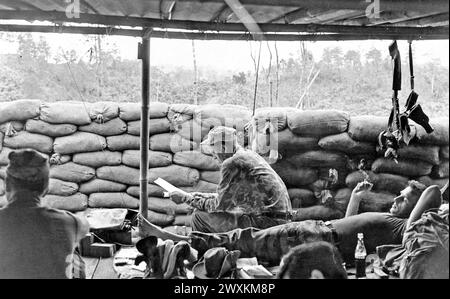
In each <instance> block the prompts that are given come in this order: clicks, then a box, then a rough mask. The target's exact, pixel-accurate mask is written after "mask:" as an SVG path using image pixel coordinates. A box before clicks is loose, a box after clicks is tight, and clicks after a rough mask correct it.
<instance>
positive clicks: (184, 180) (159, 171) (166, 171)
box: [130, 165, 200, 187]
mask: <svg viewBox="0 0 450 299" xmlns="http://www.w3.org/2000/svg"><path fill="white" fill-rule="evenodd" d="M158 178H162V179H164V180H166V181H168V182H169V183H171V184H173V185H175V186H177V187H193V186H195V185H196V184H197V183H198V181H199V179H200V173H199V172H198V170H196V169H192V168H188V167H184V166H179V165H171V166H167V167H159V168H152V169H150V171H149V182H154V181H155V180H157V179H158ZM130 185H131V184H130Z"/></svg>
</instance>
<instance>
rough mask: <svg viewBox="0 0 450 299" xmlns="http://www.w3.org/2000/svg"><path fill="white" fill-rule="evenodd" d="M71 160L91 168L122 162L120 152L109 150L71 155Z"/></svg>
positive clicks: (115, 164) (117, 164) (116, 164)
mask: <svg viewBox="0 0 450 299" xmlns="http://www.w3.org/2000/svg"><path fill="white" fill-rule="evenodd" d="M73 162H75V163H78V164H81V165H86V166H90V167H93V168H99V167H102V166H119V165H120V164H122V154H121V153H120V152H110V151H102V152H92V153H80V154H75V155H73Z"/></svg>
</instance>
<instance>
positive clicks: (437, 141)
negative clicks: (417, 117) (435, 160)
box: [412, 117, 449, 146]
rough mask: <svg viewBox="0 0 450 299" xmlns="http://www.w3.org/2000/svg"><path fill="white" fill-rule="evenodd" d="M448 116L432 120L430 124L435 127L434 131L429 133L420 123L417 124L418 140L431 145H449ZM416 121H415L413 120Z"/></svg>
mask: <svg viewBox="0 0 450 299" xmlns="http://www.w3.org/2000/svg"><path fill="white" fill-rule="evenodd" d="M448 121H449V119H448V117H442V118H434V119H431V120H430V125H431V126H432V127H433V129H434V132H433V133H431V134H428V133H427V132H426V131H425V129H424V128H423V127H422V126H420V125H417V124H416V125H415V126H416V128H417V138H418V140H419V141H418V142H419V143H421V144H430V145H442V146H445V145H448V144H449V131H448V126H449V124H448ZM412 123H414V122H412Z"/></svg>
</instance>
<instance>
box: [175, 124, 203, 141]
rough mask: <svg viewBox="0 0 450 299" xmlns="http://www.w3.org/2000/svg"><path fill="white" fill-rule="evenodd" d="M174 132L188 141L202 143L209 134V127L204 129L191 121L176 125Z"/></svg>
mask: <svg viewBox="0 0 450 299" xmlns="http://www.w3.org/2000/svg"><path fill="white" fill-rule="evenodd" d="M173 131H175V132H176V133H177V134H178V135H180V136H181V137H183V138H184V139H186V140H190V141H195V142H197V143H201V142H202V141H203V140H204V139H205V137H206V136H207V135H208V133H209V128H208V127H203V126H202V125H200V124H199V123H198V122H196V121H194V120H189V121H186V122H184V123H181V124H178V125H174V126H173Z"/></svg>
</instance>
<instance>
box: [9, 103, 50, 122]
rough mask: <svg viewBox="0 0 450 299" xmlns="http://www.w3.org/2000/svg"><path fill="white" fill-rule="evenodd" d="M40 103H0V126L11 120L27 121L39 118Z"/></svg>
mask: <svg viewBox="0 0 450 299" xmlns="http://www.w3.org/2000/svg"><path fill="white" fill-rule="evenodd" d="M40 107H41V101H39V100H19V101H13V102H2V104H1V105H0V124H3V123H6V122H9V121H12V120H28V119H31V118H35V117H38V116H39V113H40Z"/></svg>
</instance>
